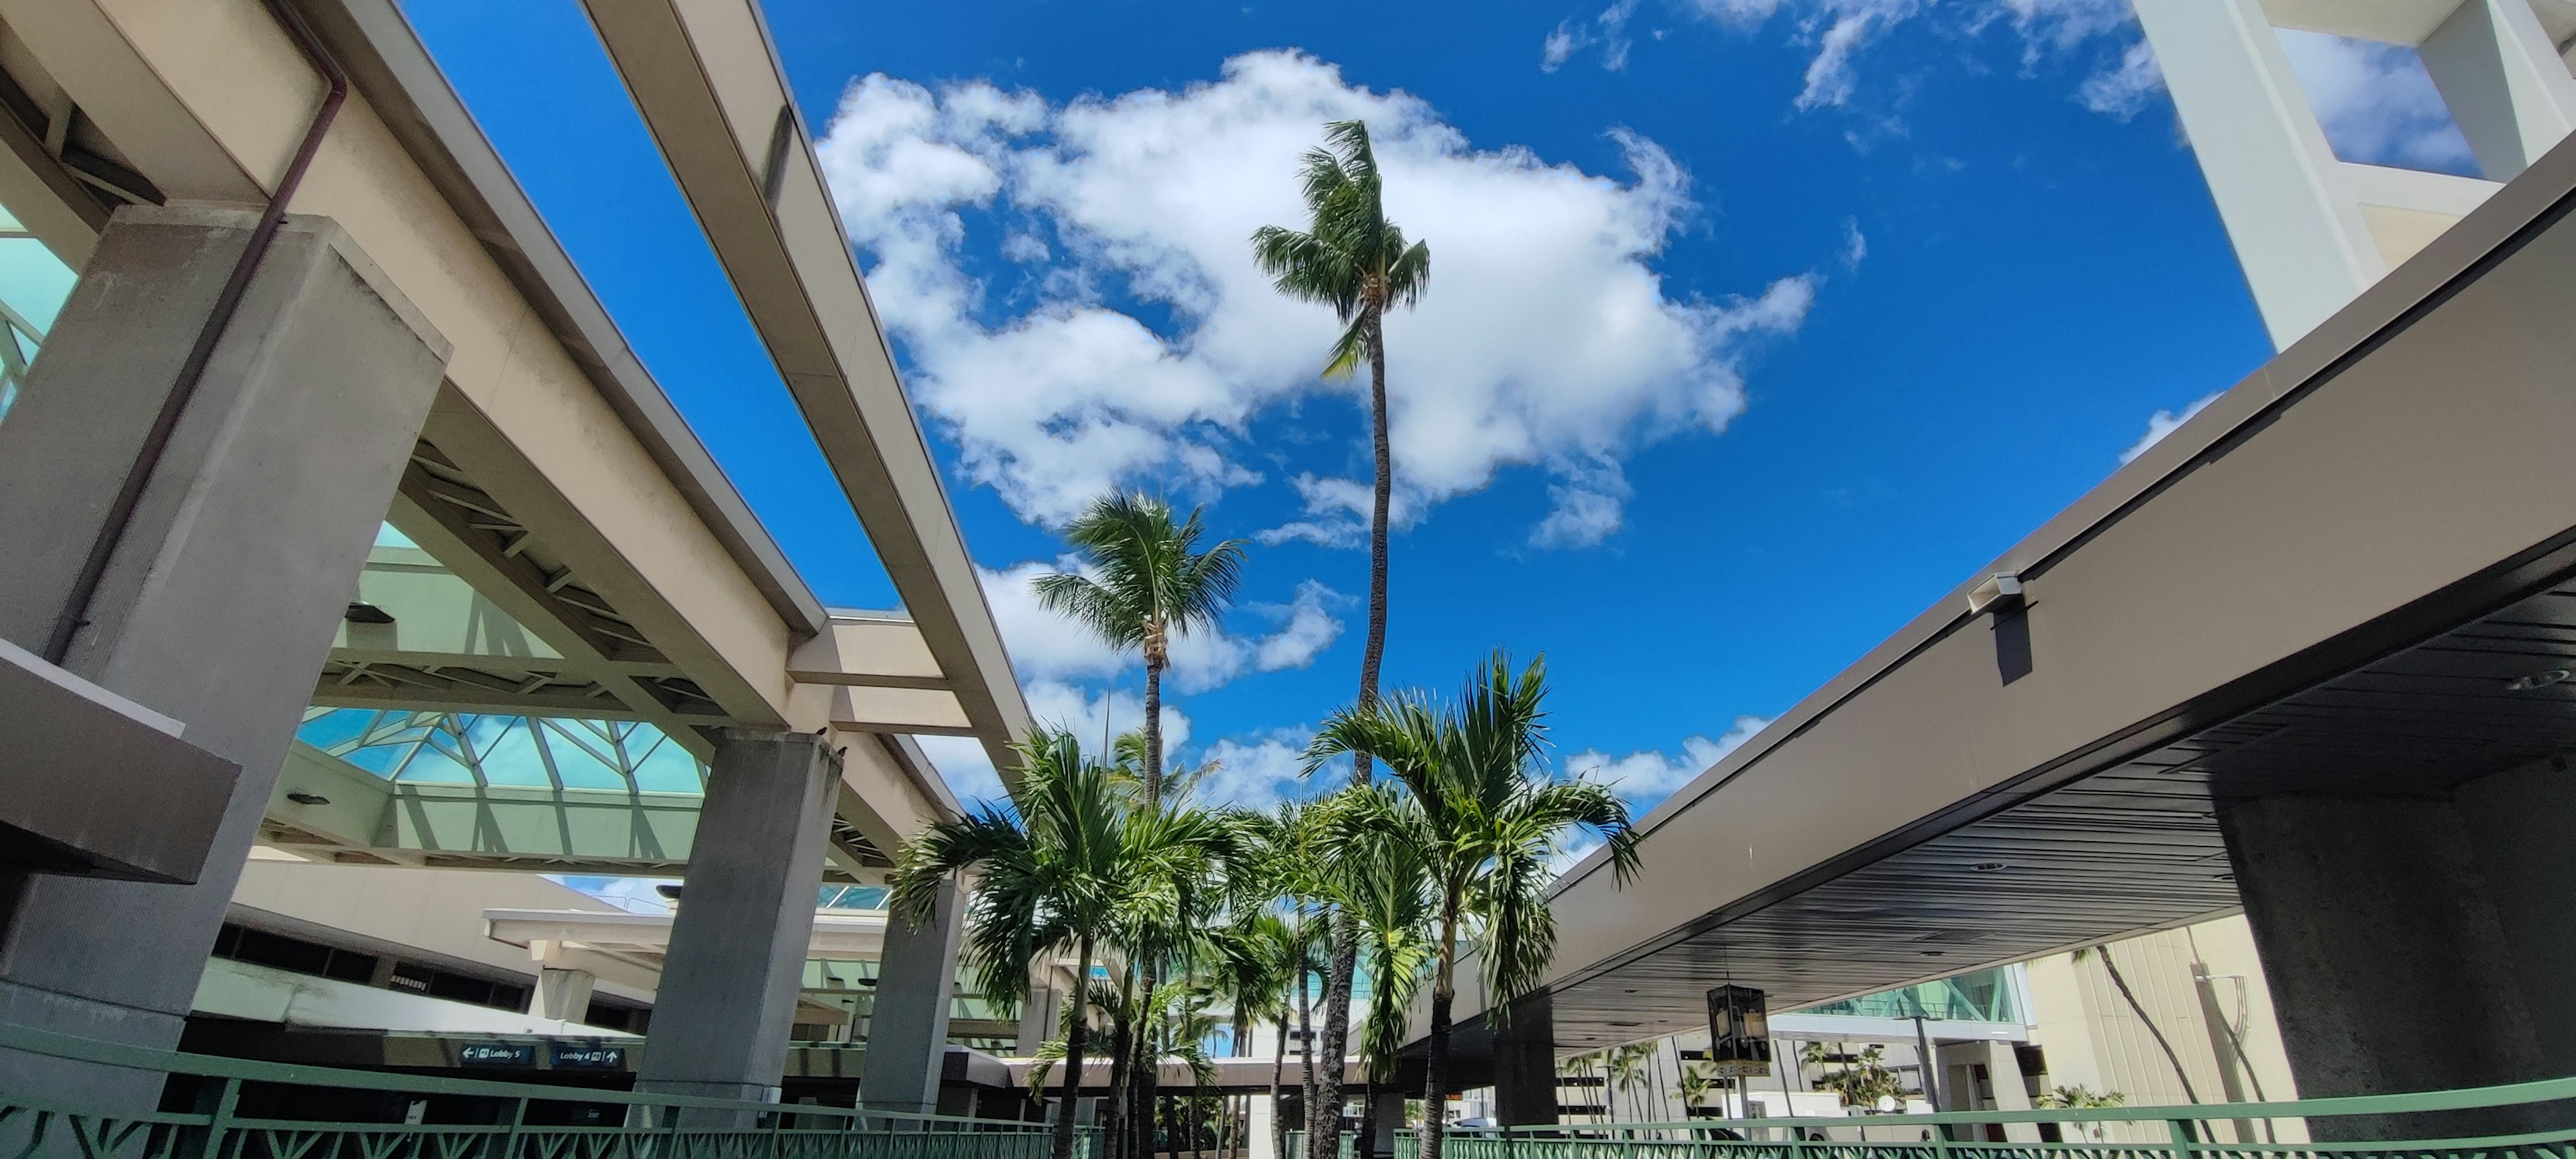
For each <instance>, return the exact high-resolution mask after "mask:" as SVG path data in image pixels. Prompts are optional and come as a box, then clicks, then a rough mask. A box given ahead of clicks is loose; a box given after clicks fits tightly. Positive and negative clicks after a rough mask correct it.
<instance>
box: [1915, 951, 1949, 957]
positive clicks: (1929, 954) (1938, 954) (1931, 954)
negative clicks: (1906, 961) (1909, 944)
mask: <svg viewBox="0 0 2576 1159" xmlns="http://www.w3.org/2000/svg"><path fill="white" fill-rule="evenodd" d="M1915 952H1916V953H1919V954H1921V955H1923V956H1924V957H1926V958H1938V957H1942V956H1944V955H1946V954H1948V953H1949V952H1950V951H1948V950H1917V951H1915Z"/></svg>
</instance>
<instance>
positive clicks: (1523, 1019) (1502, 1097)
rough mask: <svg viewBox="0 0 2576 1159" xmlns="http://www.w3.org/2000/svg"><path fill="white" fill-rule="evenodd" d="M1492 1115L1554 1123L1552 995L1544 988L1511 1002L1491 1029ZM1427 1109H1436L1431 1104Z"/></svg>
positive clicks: (1506, 1121)
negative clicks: (1499, 1022)
mask: <svg viewBox="0 0 2576 1159" xmlns="http://www.w3.org/2000/svg"><path fill="white" fill-rule="evenodd" d="M1493 1039H1494V1121H1495V1122H1498V1123H1501V1124H1502V1125H1504V1126H1506V1127H1530V1126H1554V1125H1555V1124H1556V999H1555V998H1554V997H1553V996H1552V995H1550V994H1549V993H1548V992H1547V991H1545V990H1541V991H1539V992H1538V993H1536V994H1532V995H1529V996H1528V997H1525V998H1522V999H1521V1000H1520V1001H1518V1002H1515V1003H1513V1004H1512V1009H1511V1018H1510V1019H1509V1020H1508V1021H1506V1022H1505V1023H1503V1024H1502V1025H1501V1026H1498V1027H1496V1028H1495V1029H1494V1035H1493ZM1431 1113H1433V1114H1438V1113H1439V1108H1437V1107H1434V1108H1432V1110H1431Z"/></svg>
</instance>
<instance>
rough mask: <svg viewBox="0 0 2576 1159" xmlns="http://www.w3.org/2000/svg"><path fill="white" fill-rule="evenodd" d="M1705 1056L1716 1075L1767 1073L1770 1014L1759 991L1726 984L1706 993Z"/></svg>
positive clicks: (1747, 1076)
mask: <svg viewBox="0 0 2576 1159" xmlns="http://www.w3.org/2000/svg"><path fill="white" fill-rule="evenodd" d="M1708 1058H1709V1064H1710V1069H1711V1070H1712V1071H1713V1072H1714V1073H1715V1074H1716V1076H1717V1077H1719V1078H1759V1077H1762V1076H1764V1075H1767V1074H1770V1073H1771V1017H1770V1014H1769V1012H1768V1008H1767V1005H1766V1003H1765V1000H1764V998H1763V996H1762V992H1761V991H1759V990H1756V989H1754V988H1752V987H1750V986H1737V985H1733V984H1729V985H1725V986H1720V987H1717V988H1716V989H1714V990H1711V991H1709V992H1708Z"/></svg>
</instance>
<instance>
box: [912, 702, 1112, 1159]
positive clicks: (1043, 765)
mask: <svg viewBox="0 0 2576 1159" xmlns="http://www.w3.org/2000/svg"><path fill="white" fill-rule="evenodd" d="M1015 747H1016V748H1017V750H1018V752H1019V755H1020V759H1021V766H1022V772H1021V780H1020V791H1019V794H1018V796H1017V798H1016V799H1015V800H1014V801H1013V802H1012V803H1010V804H1005V805H995V804H989V803H988V804H986V805H984V806H983V807H982V809H980V810H979V811H977V812H974V813H970V814H968V815H967V816H965V817H963V818H960V819H957V820H954V821H942V822H939V823H937V824H935V825H932V826H931V827H930V828H929V829H928V830H927V831H925V832H924V833H923V834H922V835H921V836H920V837H919V838H916V839H915V840H914V841H913V842H912V843H911V844H909V845H907V846H905V847H904V849H903V851H902V853H901V855H900V856H899V858H898V859H897V861H896V865H895V869H894V872H893V873H892V874H890V875H889V876H888V878H887V884H888V885H889V886H890V887H891V889H890V891H889V893H888V898H887V904H888V907H889V908H890V909H892V910H893V911H894V913H895V914H897V915H900V916H901V917H902V918H903V919H904V920H908V921H911V922H913V923H914V924H916V925H917V924H919V923H921V922H923V921H926V920H928V919H929V918H930V916H931V913H932V911H933V909H934V908H935V907H936V906H937V904H938V899H939V895H940V894H941V893H942V892H944V891H945V890H946V889H947V888H948V883H949V881H950V879H951V878H953V877H954V876H956V875H957V874H960V873H963V872H966V871H969V870H974V871H978V872H980V873H981V874H982V877H983V880H982V882H981V884H980V886H979V887H978V888H977V889H976V891H975V896H974V900H973V902H972V903H970V904H969V906H968V907H967V912H966V944H965V954H964V956H965V959H966V963H967V966H968V968H969V969H971V970H972V971H974V974H975V985H976V989H977V990H978V991H979V992H980V993H982V994H984V995H985V996H987V997H989V998H993V999H997V1000H1000V1001H1002V1002H1004V1003H1006V1004H1009V1003H1016V1002H1018V1001H1019V1000H1021V999H1023V998H1025V997H1027V994H1028V980H1029V964H1030V963H1031V962H1033V961H1035V960H1036V959H1037V957H1038V956H1039V955H1040V954H1051V953H1056V952H1059V951H1060V950H1061V949H1062V948H1063V947H1066V946H1067V945H1070V946H1071V948H1072V949H1073V952H1074V961H1075V964H1076V965H1075V969H1074V977H1075V978H1076V979H1081V980H1085V981H1087V980H1088V979H1089V978H1090V977H1091V963H1092V960H1093V958H1094V957H1095V956H1096V954H1097V953H1098V951H1099V950H1100V949H1101V947H1102V943H1103V941H1104V940H1105V939H1106V938H1107V936H1108V935H1109V934H1110V933H1111V931H1112V928H1113V924H1114V922H1115V921H1116V919H1117V917H1118V910H1119V907H1120V904H1121V901H1122V898H1123V897H1124V895H1125V893H1126V892H1127V891H1128V890H1129V889H1130V888H1131V887H1132V886H1133V885H1134V884H1135V883H1134V880H1133V879H1134V877H1135V875H1136V870H1137V868H1138V866H1137V865H1136V863H1135V860H1134V853H1135V849H1134V848H1133V847H1134V846H1136V845H1137V844H1138V842H1137V840H1136V838H1137V837H1138V836H1139V834H1137V833H1135V832H1134V830H1135V829H1136V828H1137V826H1136V825H1135V824H1134V823H1133V822H1132V821H1131V811H1130V810H1129V808H1128V802H1127V800H1126V798H1125V794H1124V793H1123V792H1121V790H1120V784H1119V782H1120V778H1119V777H1118V776H1117V774H1116V773H1115V772H1114V771H1113V770H1111V769H1110V768H1108V767H1106V766H1103V765H1100V764H1097V763H1095V762H1093V761H1090V760H1087V759H1085V758H1084V756H1083V755H1082V746H1081V744H1080V743H1079V742H1077V741H1076V740H1075V739H1074V737H1073V734H1071V733H1068V732H1064V731H1062V730H1048V729H1032V730H1031V731H1030V733H1029V738H1028V740H1026V741H1024V742H1022V743H1020V744H1019V745H1017V746H1015ZM1077 984H1080V983H1077ZM1073 1005H1074V1006H1076V1007H1079V1006H1081V1005H1083V1003H1082V1001H1081V1000H1080V997H1079V996H1077V1000H1076V1001H1075V1002H1074V1003H1073ZM1086 1023H1087V1019H1085V1018H1084V1017H1082V1015H1081V1013H1080V1012H1079V1010H1077V1011H1076V1012H1074V1013H1073V1014H1072V1015H1071V1016H1070V1017H1068V1018H1067V1019H1066V1023H1065V1047H1064V1053H1065V1059H1066V1063H1067V1066H1066V1069H1065V1079H1064V1100H1065V1102H1064V1107H1063V1110H1062V1111H1061V1112H1060V1113H1059V1114H1058V1115H1057V1116H1056V1124H1055V1148H1054V1159H1071V1157H1072V1155H1073V1105H1074V1102H1073V1101H1074V1099H1075V1097H1076V1096H1077V1094H1078V1093H1079V1090H1080V1083H1081V1076H1082V1058H1083V1052H1084V1047H1085V1046H1086V1045H1087V1044H1086V1042H1085V1037H1086V1035H1085V1031H1086V1029H1087V1026H1086Z"/></svg>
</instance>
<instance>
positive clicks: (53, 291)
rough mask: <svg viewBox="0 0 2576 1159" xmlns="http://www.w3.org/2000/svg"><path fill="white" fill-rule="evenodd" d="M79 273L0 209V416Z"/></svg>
mask: <svg viewBox="0 0 2576 1159" xmlns="http://www.w3.org/2000/svg"><path fill="white" fill-rule="evenodd" d="M79 281H80V275H79V274H78V273H77V272H75V271H74V270H73V269H72V268H71V267H70V266H67V265H64V264H63V262H62V259H60V258H57V257H55V256H54V251H52V250H50V249H47V248H45V243H43V242H41V241H37V240H36V238H35V235H33V234H30V233H28V232H27V230H26V228H25V227H24V226H22V225H20V224H19V223H18V219H17V218H16V217H14V216H11V215H10V214H9V212H8V211H7V210H5V209H0V419H5V418H7V417H8V414H9V408H10V406H11V405H12V404H14V403H16V402H17V401H18V386H19V384H20V383H21V382H23V381H25V380H26V377H27V366H28V364H29V363H31V362H34V361H35V359H36V350H37V348H38V347H39V346H41V345H42V344H43V343H44V340H45V332H46V331H48V330H51V329H53V327H54V318H55V316H56V315H57V314H59V313H61V312H62V308H63V301H64V299H66V298H69V297H71V293H72V286H73V285H74V284H75V283H77V282H79Z"/></svg>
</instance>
